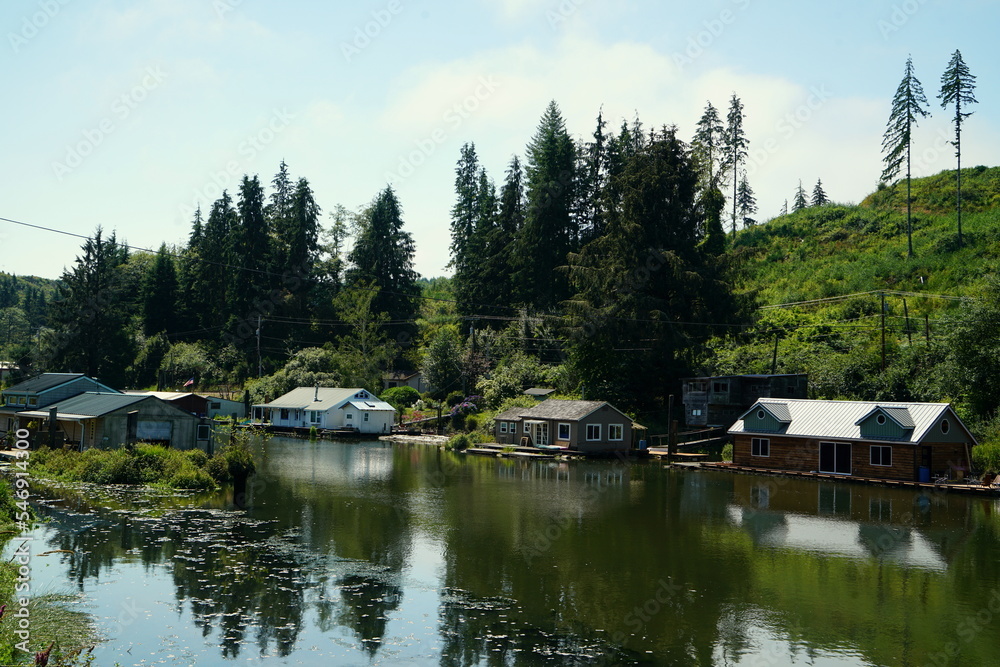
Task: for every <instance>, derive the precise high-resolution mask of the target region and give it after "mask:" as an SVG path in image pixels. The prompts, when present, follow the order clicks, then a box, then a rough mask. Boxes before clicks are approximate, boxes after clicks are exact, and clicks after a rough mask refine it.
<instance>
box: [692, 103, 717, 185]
mask: <svg viewBox="0 0 1000 667" xmlns="http://www.w3.org/2000/svg"><path fill="white" fill-rule="evenodd" d="M724 132H725V129H724V128H723V127H722V120H721V119H720V118H719V110H718V109H716V108H715V107H714V106H713V105H712V103H711V102H708V104H707V106H706V107H705V113H703V114H702V115H701V118H700V119H699V120H698V126H697V130H695V133H694V139H693V140H692V142H691V148H692V152H693V154H694V157H695V159H696V160H697V162H698V169H699V170H700V171H701V175H702V187H704V188H709V187H718V188H720V189H721V188H722V187H723V186H724V184H723V183H722V182H720V181H721V179H722V178H723V173H722V164H721V162H722V160H723V151H724V150H725V146H724V144H725V142H724V140H723V137H724Z"/></svg>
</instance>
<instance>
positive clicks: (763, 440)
mask: <svg viewBox="0 0 1000 667" xmlns="http://www.w3.org/2000/svg"><path fill="white" fill-rule="evenodd" d="M755 442H756V443H758V446H757V451H758V453H757V454H754V453H753V446H754V443H755ZM760 445H763V446H764V447H765V448H766V449H767V454H760V453H759V452H760V451H761V446H760ZM750 456H756V457H758V458H762V459H767V458H771V439H770V438H750Z"/></svg>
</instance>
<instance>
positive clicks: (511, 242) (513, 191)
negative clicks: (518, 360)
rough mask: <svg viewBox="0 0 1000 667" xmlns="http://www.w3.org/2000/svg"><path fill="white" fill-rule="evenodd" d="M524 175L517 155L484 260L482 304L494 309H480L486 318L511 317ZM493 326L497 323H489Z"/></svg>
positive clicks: (507, 179)
mask: <svg viewBox="0 0 1000 667" xmlns="http://www.w3.org/2000/svg"><path fill="white" fill-rule="evenodd" d="M523 179H524V173H523V171H522V169H521V161H520V160H519V159H518V158H517V156H516V155H515V156H514V157H513V158H512V159H511V161H510V165H509V166H508V168H507V174H506V178H505V180H504V184H503V186H502V187H501V188H500V196H499V201H498V202H497V213H496V216H495V223H494V224H493V226H492V232H491V235H490V237H489V239H488V241H487V244H486V245H487V250H486V252H485V253H484V256H483V257H482V270H481V273H480V276H479V280H480V283H481V286H482V289H483V297H482V298H483V303H484V304H488V305H490V306H492V307H487V308H481V309H479V310H478V312H479V313H481V314H485V315H506V314H509V313H510V312H511V311H510V307H511V304H512V303H514V299H515V297H516V292H517V290H516V285H515V283H514V280H513V275H514V266H515V264H514V252H515V243H516V240H517V236H518V234H519V233H520V231H521V228H522V227H523V226H524V211H525V204H524V185H523V182H524V181H523ZM488 323H489V325H490V326H494V325H499V324H500V322H499V321H498V320H490V321H488Z"/></svg>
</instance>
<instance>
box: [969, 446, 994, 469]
mask: <svg viewBox="0 0 1000 667" xmlns="http://www.w3.org/2000/svg"><path fill="white" fill-rule="evenodd" d="M972 465H973V467H975V469H976V470H978V471H979V472H990V473H994V474H996V473H1000V442H986V443H981V444H978V445H976V446H975V447H973V448H972Z"/></svg>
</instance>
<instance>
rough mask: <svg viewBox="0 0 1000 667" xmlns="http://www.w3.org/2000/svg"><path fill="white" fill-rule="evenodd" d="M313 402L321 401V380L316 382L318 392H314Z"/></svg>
mask: <svg viewBox="0 0 1000 667" xmlns="http://www.w3.org/2000/svg"><path fill="white" fill-rule="evenodd" d="M313 402H314V403H318V402H319V382H317V383H316V393H314V394H313Z"/></svg>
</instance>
